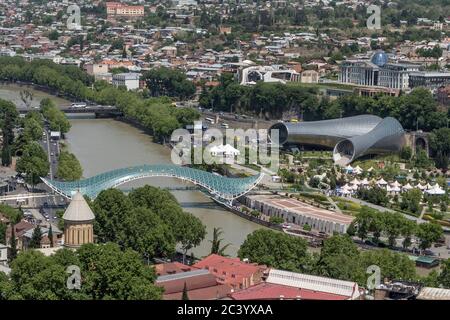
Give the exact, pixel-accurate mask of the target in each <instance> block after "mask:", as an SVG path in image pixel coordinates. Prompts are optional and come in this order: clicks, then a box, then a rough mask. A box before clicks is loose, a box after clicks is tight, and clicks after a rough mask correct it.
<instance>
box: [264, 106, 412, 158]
mask: <svg viewBox="0 0 450 320" xmlns="http://www.w3.org/2000/svg"><path fill="white" fill-rule="evenodd" d="M273 129H278V130H279V137H280V144H305V145H318V146H323V147H327V148H333V149H334V151H333V158H334V161H335V163H337V164H340V165H347V164H349V163H350V162H352V161H354V160H355V159H357V158H358V157H361V156H363V155H366V154H380V153H387V152H395V151H400V149H401V148H402V146H403V144H404V133H405V132H404V130H403V128H402V126H401V124H400V123H399V122H398V121H397V120H396V119H394V118H391V117H387V118H385V119H382V118H380V117H378V116H374V115H360V116H354V117H348V118H341V119H332V120H323V121H308V122H299V123H290V122H288V123H284V122H280V123H276V124H274V125H273V126H272V127H271V128H270V130H273Z"/></svg>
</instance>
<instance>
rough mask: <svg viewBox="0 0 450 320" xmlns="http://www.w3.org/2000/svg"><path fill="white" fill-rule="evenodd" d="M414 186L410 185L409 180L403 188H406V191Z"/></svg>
mask: <svg viewBox="0 0 450 320" xmlns="http://www.w3.org/2000/svg"><path fill="white" fill-rule="evenodd" d="M412 188H413V186H412V185H410V184H409V182H408V183H407V184H405V185H404V186H403V187H402V189H403V190H406V191H408V190H411V189H412Z"/></svg>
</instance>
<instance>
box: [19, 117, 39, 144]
mask: <svg viewBox="0 0 450 320" xmlns="http://www.w3.org/2000/svg"><path fill="white" fill-rule="evenodd" d="M43 131H44V129H43V127H42V125H41V123H39V122H38V121H37V120H36V119H33V118H29V119H25V122H24V127H23V135H24V137H25V139H26V140H27V141H39V140H41V139H42V132H43Z"/></svg>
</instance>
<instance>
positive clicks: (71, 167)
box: [56, 151, 83, 181]
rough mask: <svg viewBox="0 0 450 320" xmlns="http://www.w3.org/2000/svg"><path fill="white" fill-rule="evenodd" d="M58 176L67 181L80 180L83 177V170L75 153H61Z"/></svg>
mask: <svg viewBox="0 0 450 320" xmlns="http://www.w3.org/2000/svg"><path fill="white" fill-rule="evenodd" d="M56 175H57V176H58V178H59V179H62V180H66V181H75V180H79V179H81V177H82V176H83V168H82V167H81V164H80V162H79V161H78V159H77V157H76V156H75V155H74V154H73V153H70V152H68V151H61V153H60V155H59V158H58V171H57V173H56Z"/></svg>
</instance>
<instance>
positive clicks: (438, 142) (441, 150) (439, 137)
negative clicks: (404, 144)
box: [429, 128, 450, 169]
mask: <svg viewBox="0 0 450 320" xmlns="http://www.w3.org/2000/svg"><path fill="white" fill-rule="evenodd" d="M429 145H430V149H431V151H432V152H433V153H434V154H435V155H436V160H437V161H436V165H437V166H438V167H439V168H443V169H447V166H448V158H449V157H450V128H439V129H435V130H433V131H432V132H431V133H430V136H429Z"/></svg>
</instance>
